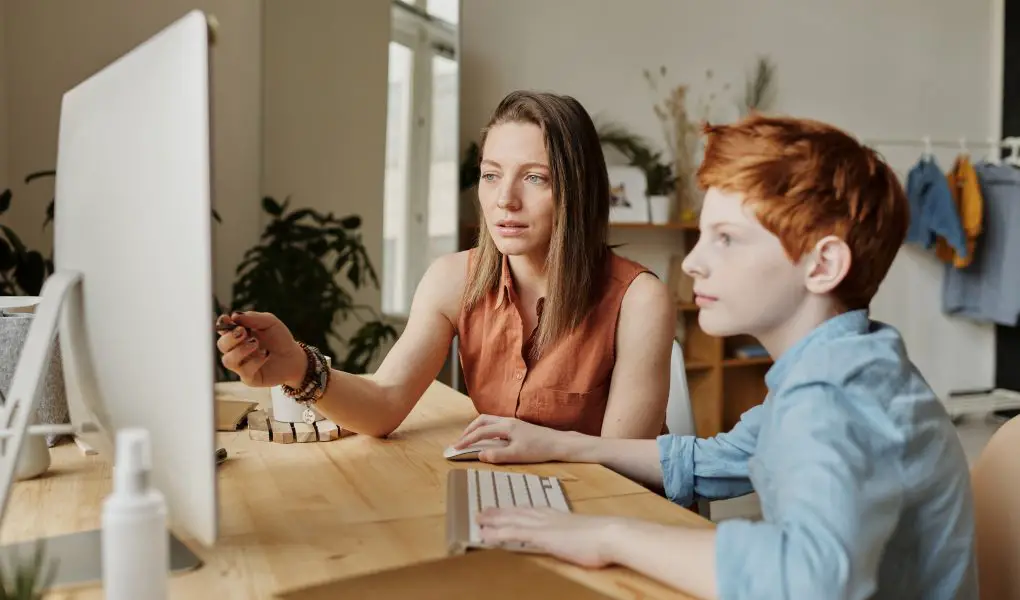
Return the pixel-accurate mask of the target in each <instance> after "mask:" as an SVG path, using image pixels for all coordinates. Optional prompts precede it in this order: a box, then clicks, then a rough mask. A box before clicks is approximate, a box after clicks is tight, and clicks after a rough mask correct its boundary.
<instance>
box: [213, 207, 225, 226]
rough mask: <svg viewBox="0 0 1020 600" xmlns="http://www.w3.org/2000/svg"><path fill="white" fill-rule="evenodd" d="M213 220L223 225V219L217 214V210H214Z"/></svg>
mask: <svg viewBox="0 0 1020 600" xmlns="http://www.w3.org/2000/svg"><path fill="white" fill-rule="evenodd" d="M212 218H213V220H214V221H216V222H217V223H222V222H223V219H221V218H220V213H218V212H216V209H215V208H214V209H213V210H212Z"/></svg>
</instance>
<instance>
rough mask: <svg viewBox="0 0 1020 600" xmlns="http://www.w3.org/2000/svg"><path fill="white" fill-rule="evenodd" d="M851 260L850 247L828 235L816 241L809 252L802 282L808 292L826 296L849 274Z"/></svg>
mask: <svg viewBox="0 0 1020 600" xmlns="http://www.w3.org/2000/svg"><path fill="white" fill-rule="evenodd" d="M852 260H853V257H852V256H851V252H850V246H848V245H847V244H846V242H844V241H843V240H841V239H839V238H838V237H836V236H834V235H828V236H825V237H824V238H822V239H820V240H818V243H817V244H815V247H814V250H812V252H811V260H810V263H809V265H808V271H807V278H806V281H805V282H804V283H805V285H806V286H807V289H808V291H809V292H812V293H815V294H828V293H830V292H832V291H833V290H835V289H836V287H837V286H838V285H839V284H840V283H841V282H842V281H843V279H844V278H845V277H846V274H847V273H849V272H850V263H851V261H852Z"/></svg>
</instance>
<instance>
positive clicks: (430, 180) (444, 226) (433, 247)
mask: <svg viewBox="0 0 1020 600" xmlns="http://www.w3.org/2000/svg"><path fill="white" fill-rule="evenodd" d="M459 11H460V0H414V1H412V2H407V1H404V0H400V1H397V2H394V3H393V25H392V34H391V41H390V61H389V94H388V105H387V120H386V181H385V187H384V198H383V202H384V210H383V273H382V288H383V290H382V292H383V297H382V309H383V312H384V313H386V314H387V315H391V316H406V315H407V313H408V311H409V310H410V307H411V298H413V296H414V290H415V288H416V287H417V285H418V281H420V280H421V277H422V275H424V273H425V269H427V268H428V265H429V264H430V263H431V262H432V261H433V260H435V259H436V258H437V257H438V256H440V255H442V254H446V253H450V252H455V251H456V250H457V206H458V197H459V188H458V177H459V171H458V169H459V161H458V158H459V157H458V155H457V126H458V118H459V117H458V115H459V112H460V111H459V109H458V96H459V65H458V62H457V55H456V40H457V27H456V22H457V20H458V13H459Z"/></svg>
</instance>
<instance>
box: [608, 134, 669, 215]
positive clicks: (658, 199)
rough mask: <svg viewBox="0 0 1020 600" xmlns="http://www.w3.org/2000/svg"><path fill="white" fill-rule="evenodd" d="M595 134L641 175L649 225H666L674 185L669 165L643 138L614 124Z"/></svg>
mask: <svg viewBox="0 0 1020 600" xmlns="http://www.w3.org/2000/svg"><path fill="white" fill-rule="evenodd" d="M598 133H599V140H600V141H601V142H602V144H603V145H606V146H609V147H611V148H614V149H615V150H617V151H618V152H619V153H620V154H622V155H623V156H624V157H626V158H627V160H628V163H629V164H630V165H632V166H635V167H638V168H639V169H641V171H643V172H644V174H645V180H646V181H647V188H646V193H647V195H648V204H649V210H650V212H651V221H652V223H657V224H662V223H666V222H668V221H669V219H670V214H669V213H670V205H671V204H672V197H673V193H674V191H675V189H676V184H677V181H676V175H675V173H674V171H673V163H672V161H669V160H664V159H663V157H662V153H661V152H657V151H655V150H652V147H651V145H650V144H649V143H648V141H647V140H646V139H645V138H643V137H641V136H639V135H637V134H635V133H633V132H631V131H629V130H628V129H626V128H625V127H623V126H622V125H619V124H617V123H605V124H603V125H600V126H599V128H598Z"/></svg>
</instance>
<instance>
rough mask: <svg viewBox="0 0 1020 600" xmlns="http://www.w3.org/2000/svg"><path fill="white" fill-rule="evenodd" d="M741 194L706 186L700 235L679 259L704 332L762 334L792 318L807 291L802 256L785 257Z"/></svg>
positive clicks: (723, 334) (804, 299)
mask: <svg viewBox="0 0 1020 600" xmlns="http://www.w3.org/2000/svg"><path fill="white" fill-rule="evenodd" d="M743 200H744V197H743V195H741V194H734V193H729V192H723V191H721V190H719V189H717V188H709V190H708V192H707V193H706V195H705V201H704V205H703V207H702V209H701V224H700V228H701V236H700V238H699V240H698V243H697V245H695V247H694V248H693V249H692V250H691V252H690V253H689V254H688V255H687V257H686V258H685V259H684V261H683V270H684V272H686V273H687V274H688V275H690V276H691V277H692V278H693V279H694V293H695V301H696V302H697V304H698V306H700V307H701V310H700V311H699V313H698V323H699V324H700V325H701V328H702V329H703V330H704V331H705V333H708V334H709V335H714V336H729V335H737V334H750V335H754V336H761V335H764V334H768V333H770V332H772V331H774V330H776V329H777V328H781V327H782V326H783V325H785V324H787V323H788V322H790V321H791V320H792V319H794V317H795V315H796V314H797V313H798V311H799V309H800V308H801V306H803V305H804V303H805V301H806V300H807V299H808V296H809V295H810V292H809V291H808V288H807V286H806V281H805V280H806V276H807V272H806V267H805V266H804V264H803V263H804V262H805V261H801V264H794V263H793V262H791V261H790V259H789V258H788V257H787V255H786V252H785V251H784V250H783V247H782V245H781V243H780V241H779V238H777V237H776V236H775V235H773V234H772V233H771V232H769V231H768V230H767V229H765V228H764V227H763V226H762V225H761V223H759V222H758V219H757V218H756V217H755V215H754V210H753V209H752V208H750V207H747V206H745V205H744V202H743Z"/></svg>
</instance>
